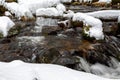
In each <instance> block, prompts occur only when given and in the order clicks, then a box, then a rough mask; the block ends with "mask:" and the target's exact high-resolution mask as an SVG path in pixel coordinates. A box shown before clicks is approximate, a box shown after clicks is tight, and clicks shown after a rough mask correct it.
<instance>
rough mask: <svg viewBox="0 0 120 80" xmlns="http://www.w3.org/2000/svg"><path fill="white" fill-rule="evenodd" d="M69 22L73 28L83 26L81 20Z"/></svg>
mask: <svg viewBox="0 0 120 80" xmlns="http://www.w3.org/2000/svg"><path fill="white" fill-rule="evenodd" d="M71 24H72V27H73V28H76V27H83V22H82V21H72V22H71Z"/></svg>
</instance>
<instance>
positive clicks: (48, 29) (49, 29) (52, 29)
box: [42, 26, 60, 35]
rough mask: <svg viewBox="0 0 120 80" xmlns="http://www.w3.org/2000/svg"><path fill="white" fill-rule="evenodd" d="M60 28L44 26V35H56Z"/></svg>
mask: <svg viewBox="0 0 120 80" xmlns="http://www.w3.org/2000/svg"><path fill="white" fill-rule="evenodd" d="M59 30H60V28H59V27H58V26H44V27H43V28H42V34H43V35H44V34H50V35H56V34H57V33H58V32H59Z"/></svg>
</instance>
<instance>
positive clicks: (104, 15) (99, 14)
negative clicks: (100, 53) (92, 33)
mask: <svg viewBox="0 0 120 80" xmlns="http://www.w3.org/2000/svg"><path fill="white" fill-rule="evenodd" d="M86 14H87V15H90V16H93V17H96V18H101V19H117V18H118V16H120V10H102V11H95V12H88V13H86Z"/></svg>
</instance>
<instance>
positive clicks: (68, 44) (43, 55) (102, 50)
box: [0, 5, 120, 79]
mask: <svg viewBox="0 0 120 80" xmlns="http://www.w3.org/2000/svg"><path fill="white" fill-rule="evenodd" d="M66 6H67V8H68V9H71V10H73V11H75V12H91V11H97V10H104V9H111V8H110V7H108V8H105V7H102V8H99V7H90V6H68V5H66ZM13 20H14V22H15V23H16V24H17V25H16V26H15V27H20V31H19V29H17V32H15V34H14V35H10V36H8V37H6V38H2V39H0V61H5V62H10V61H12V60H16V59H19V60H23V61H25V62H30V63H52V64H59V65H63V66H67V67H69V68H72V69H76V70H80V71H85V72H88V73H92V74H96V75H99V76H102V77H107V78H112V79H120V62H119V61H120V37H119V35H120V34H119V35H117V36H116V34H112V33H114V30H113V32H112V33H111V32H110V30H109V29H111V28H109V26H117V22H116V21H103V27H104V32H105V39H104V40H102V41H95V40H94V41H91V40H90V41H89V40H86V39H84V38H83V37H82V35H81V33H79V31H78V32H77V31H75V30H74V29H72V28H70V29H67V30H62V29H61V28H60V27H59V26H58V24H57V22H58V21H61V18H45V17H36V20H35V21H18V20H16V19H13ZM15 31H16V30H15Z"/></svg>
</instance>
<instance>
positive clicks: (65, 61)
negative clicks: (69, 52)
mask: <svg viewBox="0 0 120 80" xmlns="http://www.w3.org/2000/svg"><path fill="white" fill-rule="evenodd" d="M54 63H55V64H59V65H64V66H67V67H70V68H73V67H75V64H78V63H79V59H78V58H77V57H74V56H66V57H60V58H58V59H57V60H56V61H55V62H54Z"/></svg>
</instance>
